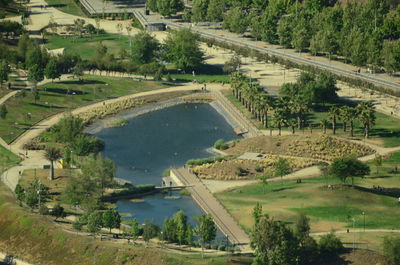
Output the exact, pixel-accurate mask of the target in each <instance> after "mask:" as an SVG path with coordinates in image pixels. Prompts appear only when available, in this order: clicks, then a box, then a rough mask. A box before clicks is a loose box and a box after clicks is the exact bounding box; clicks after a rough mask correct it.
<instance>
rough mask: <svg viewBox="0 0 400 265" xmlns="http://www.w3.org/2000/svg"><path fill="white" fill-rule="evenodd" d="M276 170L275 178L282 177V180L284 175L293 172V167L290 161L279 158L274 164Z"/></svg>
mask: <svg viewBox="0 0 400 265" xmlns="http://www.w3.org/2000/svg"><path fill="white" fill-rule="evenodd" d="M274 170H275V176H280V177H281V178H282V177H283V176H284V175H287V174H290V173H291V172H292V167H291V165H290V163H289V160H287V159H286V158H283V157H278V159H277V160H276V161H275V163H274Z"/></svg>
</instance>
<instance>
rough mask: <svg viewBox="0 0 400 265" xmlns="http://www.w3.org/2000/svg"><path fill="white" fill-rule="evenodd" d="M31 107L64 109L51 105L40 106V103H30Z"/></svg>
mask: <svg viewBox="0 0 400 265" xmlns="http://www.w3.org/2000/svg"><path fill="white" fill-rule="evenodd" d="M30 105H31V106H36V107H41V108H45V109H64V107H60V106H53V105H51V104H47V105H46V104H41V103H30Z"/></svg>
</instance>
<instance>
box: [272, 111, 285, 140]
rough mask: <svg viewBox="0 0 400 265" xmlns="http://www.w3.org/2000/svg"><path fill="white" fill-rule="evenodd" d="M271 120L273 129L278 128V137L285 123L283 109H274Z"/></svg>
mask: <svg viewBox="0 0 400 265" xmlns="http://www.w3.org/2000/svg"><path fill="white" fill-rule="evenodd" d="M272 120H273V123H274V127H276V128H278V135H279V136H280V135H281V133H282V126H284V125H285V124H286V122H287V119H286V114H285V112H284V111H283V109H280V108H278V109H275V111H274V113H273V115H272Z"/></svg>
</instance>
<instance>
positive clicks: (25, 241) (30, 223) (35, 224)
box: [0, 183, 252, 265]
mask: <svg viewBox="0 0 400 265" xmlns="http://www.w3.org/2000/svg"><path fill="white" fill-rule="evenodd" d="M49 218H50V219H49ZM49 218H47V217H43V216H40V215H38V214H34V213H32V212H30V211H28V210H27V209H24V208H21V207H20V206H18V203H17V202H16V201H15V196H14V195H12V194H11V192H10V191H9V190H8V189H7V188H6V187H5V186H4V184H2V183H0V246H1V248H2V251H5V252H7V253H12V254H13V255H15V256H18V257H20V258H23V259H25V260H28V261H30V262H32V263H35V264H36V263H39V262H40V263H41V264H82V265H91V264H93V260H94V259H95V260H96V264H97V265H108V264H126V265H143V264H159V265H172V264H194V265H206V264H211V265H233V264H235V265H250V264H251V261H252V258H249V257H229V256H228V257H227V256H218V255H212V256H207V255H205V258H204V259H203V258H202V257H201V254H200V253H196V254H192V253H189V254H187V255H181V254H175V253H168V250H163V249H160V248H159V247H154V246H153V244H150V245H149V246H148V247H144V246H143V245H133V244H126V243H125V242H126V241H124V244H121V243H115V242H112V241H100V240H98V239H94V238H93V237H91V236H86V235H87V233H84V235H78V234H77V233H71V232H67V231H65V230H63V228H67V227H66V226H65V225H63V224H62V223H60V222H59V223H55V222H54V221H50V220H52V219H53V218H52V217H49Z"/></svg>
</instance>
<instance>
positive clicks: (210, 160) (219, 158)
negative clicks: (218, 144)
mask: <svg viewBox="0 0 400 265" xmlns="http://www.w3.org/2000/svg"><path fill="white" fill-rule="evenodd" d="M233 158H234V156H215V157H209V158H202V159H191V160H189V161H187V163H186V164H188V165H189V166H201V165H204V164H208V163H215V162H221V161H225V160H230V159H233Z"/></svg>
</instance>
